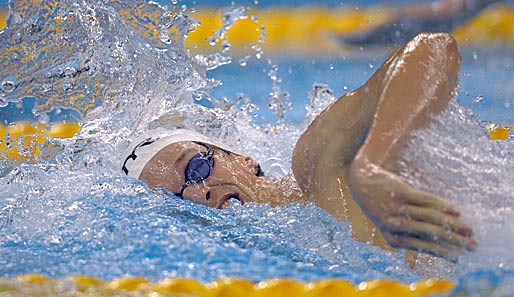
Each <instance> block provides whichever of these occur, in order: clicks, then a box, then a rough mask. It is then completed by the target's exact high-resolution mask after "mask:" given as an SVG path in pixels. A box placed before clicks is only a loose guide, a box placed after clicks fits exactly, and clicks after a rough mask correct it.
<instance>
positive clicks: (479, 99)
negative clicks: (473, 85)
mask: <svg viewBox="0 0 514 297" xmlns="http://www.w3.org/2000/svg"><path fill="white" fill-rule="evenodd" d="M482 100H484V96H483V95H478V96H477V97H476V98H475V99H473V103H480V101H482Z"/></svg>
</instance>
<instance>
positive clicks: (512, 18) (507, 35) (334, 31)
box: [186, 5, 514, 54]
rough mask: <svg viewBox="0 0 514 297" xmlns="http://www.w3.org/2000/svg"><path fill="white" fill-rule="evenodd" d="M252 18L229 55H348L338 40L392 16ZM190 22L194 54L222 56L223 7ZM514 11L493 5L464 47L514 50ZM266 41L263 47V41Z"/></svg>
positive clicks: (267, 13)
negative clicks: (256, 51)
mask: <svg viewBox="0 0 514 297" xmlns="http://www.w3.org/2000/svg"><path fill="white" fill-rule="evenodd" d="M246 13H247V15H248V17H246V18H243V19H239V20H237V21H236V22H235V23H234V24H233V26H232V27H230V28H229V29H228V30H227V32H226V34H225V39H226V40H227V41H228V42H229V43H230V45H231V50H232V51H236V52H240V53H245V52H251V49H252V45H258V46H260V47H262V48H263V49H264V51H265V52H270V53H281V52H283V53H287V54H290V53H291V50H294V51H293V52H294V53H308V54H326V53H337V52H342V51H343V52H344V50H343V49H342V47H341V44H340V42H339V41H338V38H337V37H338V36H344V35H348V34H351V33H356V32H359V31H361V30H365V29H368V28H371V27H372V26H376V25H379V24H382V23H384V22H385V21H387V20H388V18H389V17H390V15H391V8H390V7H372V8H366V9H359V10H356V9H355V8H350V7H341V8H328V7H321V6H300V7H273V8H267V9H266V8H261V9H248V10H247V11H246ZM190 15H191V17H193V18H195V19H197V20H198V21H200V23H201V25H200V26H198V27H197V28H196V29H195V31H193V32H191V33H189V36H188V38H187V40H186V47H189V48H191V50H192V51H193V52H206V51H218V52H219V51H220V50H221V47H222V42H217V43H216V45H215V46H212V45H210V43H209V42H210V41H212V37H215V36H214V33H213V32H214V31H216V30H219V29H220V28H222V27H223V20H222V11H221V10H220V9H219V8H210V9H209V8H203V9H198V10H197V11H196V12H195V13H191V14H190ZM513 32H514V6H510V5H495V6H493V7H491V8H488V9H486V10H484V11H483V12H482V13H480V14H479V15H477V16H476V17H475V18H474V19H472V20H471V21H469V22H467V23H465V24H464V25H462V26H460V27H459V28H457V29H456V30H455V31H454V32H453V34H454V35H455V37H456V38H457V40H458V41H459V44H460V45H469V46H476V45H488V44H491V43H498V44H503V45H506V46H514V39H513V38H512V36H513ZM260 38H263V40H264V42H259V39H260Z"/></svg>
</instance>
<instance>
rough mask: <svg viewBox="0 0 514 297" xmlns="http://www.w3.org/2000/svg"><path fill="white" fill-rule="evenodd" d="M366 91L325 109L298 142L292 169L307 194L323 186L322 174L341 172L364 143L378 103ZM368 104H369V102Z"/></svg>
mask: <svg viewBox="0 0 514 297" xmlns="http://www.w3.org/2000/svg"><path fill="white" fill-rule="evenodd" d="M372 92H373V90H368V94H366V95H371V96H364V97H369V98H363V96H362V93H363V90H360V91H359V90H357V91H355V92H350V93H348V94H346V95H344V96H342V97H341V98H339V99H338V100H337V101H336V102H334V103H333V104H332V105H331V106H329V107H328V108H327V109H325V110H324V111H323V112H322V113H321V114H320V115H319V116H318V117H317V118H316V119H315V120H314V121H313V122H312V123H311V125H310V126H309V128H308V129H307V130H306V131H305V132H304V133H303V134H302V135H301V137H300V139H299V140H298V142H297V143H296V146H295V149H294V152H293V160H292V168H293V173H294V175H295V178H296V180H297V181H298V183H299V185H300V187H301V188H302V190H304V191H305V192H306V193H307V194H315V193H317V192H319V190H320V189H321V188H323V186H324V184H323V181H324V180H325V179H320V178H319V177H320V176H321V175H326V174H327V172H333V173H334V174H336V175H337V174H338V172H342V171H343V170H344V169H347V168H348V167H349V166H350V165H351V162H352V160H353V158H354V156H355V155H356V154H357V152H358V150H359V148H360V147H361V146H362V144H363V142H364V140H365V139H366V135H367V133H368V130H369V127H370V125H371V122H372V118H373V114H374V110H375V104H372V102H369V101H370V99H371V98H372V97H376V96H372V94H371V93H372ZM368 103H369V104H368ZM322 173H323V174H322Z"/></svg>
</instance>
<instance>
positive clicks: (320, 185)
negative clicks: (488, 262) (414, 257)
mask: <svg viewBox="0 0 514 297" xmlns="http://www.w3.org/2000/svg"><path fill="white" fill-rule="evenodd" d="M459 65H460V57H459V54H458V52H457V46H456V42H455V40H454V39H453V38H452V37H451V36H449V35H447V34H442V33H438V34H420V35H418V36H417V37H416V38H414V39H413V40H412V41H411V42H409V43H408V44H407V45H406V46H405V47H403V48H402V49H400V50H398V51H397V52H396V53H394V54H393V55H392V56H391V57H390V58H389V59H388V60H387V61H386V62H385V63H384V64H383V65H382V67H381V68H380V69H379V70H378V71H377V72H376V73H375V74H374V75H373V76H372V77H371V78H370V79H369V81H368V82H367V83H366V84H365V85H364V86H362V87H361V88H359V89H358V90H356V91H354V92H351V93H349V94H347V95H345V96H343V97H342V98H340V99H339V100H338V101H336V102H335V103H334V104H333V105H332V106H330V107H329V108H328V109H327V110H325V111H324V112H323V113H322V114H321V115H320V116H319V117H318V118H317V119H316V120H315V121H314V122H313V123H312V124H311V126H310V127H309V128H308V130H307V131H306V132H305V133H304V135H302V137H301V138H300V140H299V141H298V144H297V146H296V148H295V153H294V157H293V172H294V174H295V176H296V178H297V180H298V182H299V184H300V186H301V187H302V188H303V189H304V191H305V192H306V193H307V194H309V195H310V196H312V197H314V198H313V200H316V199H318V200H322V201H320V204H321V205H322V207H324V208H326V209H327V210H329V211H331V210H332V211H333V209H336V208H340V207H341V205H338V204H333V203H330V201H324V200H323V199H324V197H325V196H327V197H328V195H326V194H327V193H329V192H332V193H333V192H335V191H327V190H326V189H327V188H331V187H334V183H333V180H334V179H337V180H346V181H348V182H349V186H350V187H349V188H350V190H351V193H350V195H348V193H346V197H345V201H348V199H350V200H355V201H356V202H357V204H358V205H359V206H360V207H361V209H362V210H363V211H364V213H365V214H366V215H367V216H368V217H369V218H370V219H371V220H372V221H373V222H374V223H375V225H376V226H377V227H378V228H379V229H380V231H381V233H382V235H383V236H384V237H385V239H386V240H387V242H388V243H389V244H390V245H392V246H394V247H402V248H407V249H413V250H422V251H425V252H429V253H432V254H437V255H443V256H446V257H448V258H451V259H453V258H454V257H455V256H456V254H457V252H459V251H460V250H461V249H462V248H468V249H471V248H472V247H473V245H474V242H473V241H472V239H471V236H472V231H471V229H470V228H469V227H467V226H466V225H465V224H464V223H462V222H461V221H460V220H459V219H458V217H459V214H458V212H457V211H456V210H454V209H453V207H452V206H451V205H449V204H448V203H447V202H445V201H444V200H443V199H442V198H440V197H437V196H435V195H432V194H430V193H426V192H422V191H419V190H417V189H414V188H412V187H411V186H410V185H408V184H407V183H406V182H404V181H403V180H402V179H401V178H399V177H398V176H397V175H395V174H394V173H393V172H392V171H391V170H392V167H393V164H394V162H395V160H396V159H397V157H398V154H399V152H400V150H401V149H402V148H403V146H404V144H405V142H406V141H407V139H408V138H409V137H410V135H411V133H412V132H413V131H414V130H415V129H418V128H421V127H424V126H426V125H427V123H428V122H429V120H430V118H431V117H432V116H433V115H435V114H437V113H439V112H440V111H441V110H443V109H444V108H445V107H446V106H447V103H448V101H449V99H450V98H451V96H452V92H453V90H454V88H455V86H456V83H457V78H458V71H459ZM343 186H344V185H343ZM320 194H321V195H320ZM352 194H353V195H352ZM320 196H321V197H320ZM352 196H353V199H352ZM343 207H346V206H343ZM349 212H350V215H351V212H352V210H351V209H350V210H349ZM346 217H349V214H348V212H347V214H346ZM349 220H350V223H351V224H352V229H353V222H352V221H351V219H349ZM357 223H358V222H357ZM363 230H364V231H365V229H363Z"/></svg>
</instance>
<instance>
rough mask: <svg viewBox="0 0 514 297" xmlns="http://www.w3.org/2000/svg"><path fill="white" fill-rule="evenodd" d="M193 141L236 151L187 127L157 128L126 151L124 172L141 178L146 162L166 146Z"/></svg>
mask: <svg viewBox="0 0 514 297" xmlns="http://www.w3.org/2000/svg"><path fill="white" fill-rule="evenodd" d="M181 141H192V142H200V143H204V144H209V145H214V146H217V147H219V148H221V149H223V150H225V151H229V152H234V150H233V149H232V148H230V147H227V145H225V144H222V142H221V141H218V140H215V139H212V138H209V137H207V136H205V135H202V134H200V133H198V132H195V131H191V130H187V129H176V130H167V129H164V128H157V129H155V130H150V131H148V132H146V133H143V134H142V135H141V136H139V137H138V138H136V139H135V140H134V141H133V142H132V144H131V145H130V146H129V147H128V148H127V149H126V150H125V151H124V153H123V158H122V162H123V163H122V170H123V172H124V173H125V174H126V175H128V176H130V177H133V178H137V179H139V176H140V175H141V172H142V171H143V169H144V168H145V166H146V164H147V163H148V162H150V160H151V159H152V158H153V157H154V156H155V155H156V154H157V153H158V152H160V151H161V150H162V149H163V148H165V147H166V146H168V145H170V144H173V143H177V142H181Z"/></svg>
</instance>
